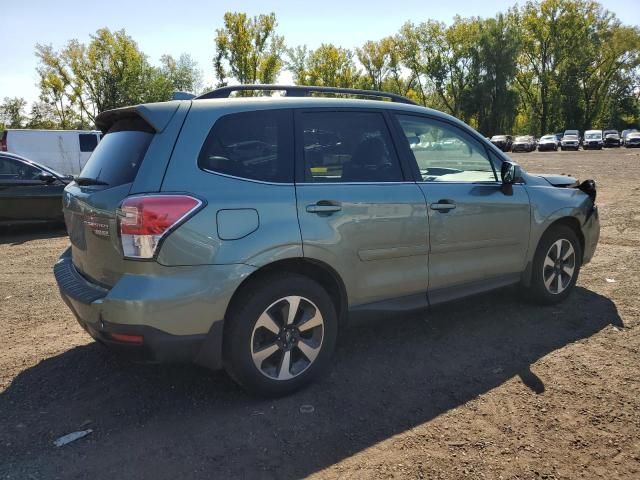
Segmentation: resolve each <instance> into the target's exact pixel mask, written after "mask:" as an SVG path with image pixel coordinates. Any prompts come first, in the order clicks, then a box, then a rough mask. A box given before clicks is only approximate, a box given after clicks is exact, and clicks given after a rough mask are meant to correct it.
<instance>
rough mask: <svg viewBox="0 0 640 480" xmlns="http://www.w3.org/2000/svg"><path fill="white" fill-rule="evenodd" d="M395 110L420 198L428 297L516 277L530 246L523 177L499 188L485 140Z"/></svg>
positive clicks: (459, 292) (439, 297) (438, 298)
mask: <svg viewBox="0 0 640 480" xmlns="http://www.w3.org/2000/svg"><path fill="white" fill-rule="evenodd" d="M396 118H397V120H398V123H399V127H400V130H401V131H402V132H403V133H404V137H405V138H407V143H406V144H405V145H403V146H404V151H405V153H406V154H407V155H408V156H409V157H410V159H411V160H413V161H414V162H416V163H417V169H418V170H419V175H420V179H421V181H419V182H418V185H419V187H420V189H421V190H422V191H423V193H424V195H425V197H426V199H427V206H428V212H429V228H430V255H429V299H430V301H431V302H432V303H437V302H438V301H443V300H449V299H451V298H455V297H458V296H464V295H468V294H469V293H474V292H475V291H480V290H484V289H487V288H490V287H494V286H499V285H500V284H508V283H512V282H514V281H516V280H517V279H518V278H519V275H520V274H521V272H522V271H523V270H524V269H525V267H526V258H527V249H528V247H529V245H528V243H529V229H530V207H529V197H528V195H527V192H526V189H525V187H524V185H514V186H513V188H512V189H511V191H507V190H505V189H503V187H502V183H501V182H500V181H499V173H498V172H496V165H494V163H498V162H492V161H490V157H489V155H490V154H489V152H488V150H487V149H486V148H485V146H484V145H482V143H481V142H480V141H478V140H477V139H476V138H474V136H473V135H471V134H470V133H468V132H466V131H464V129H463V128H461V127H459V126H457V125H454V124H453V123H448V122H444V121H440V120H437V119H434V118H430V117H424V116H414V115H397V116H396ZM409 152H410V153H409ZM496 160H497V159H496ZM415 166H416V165H415V164H414V167H415Z"/></svg>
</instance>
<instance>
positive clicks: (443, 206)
mask: <svg viewBox="0 0 640 480" xmlns="http://www.w3.org/2000/svg"><path fill="white" fill-rule="evenodd" d="M454 208H456V204H455V203H453V202H451V201H449V200H438V202H437V203H432V204H431V210H438V211H440V212H448V211H449V210H453V209H454Z"/></svg>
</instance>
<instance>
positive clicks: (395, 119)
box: [390, 110, 504, 185]
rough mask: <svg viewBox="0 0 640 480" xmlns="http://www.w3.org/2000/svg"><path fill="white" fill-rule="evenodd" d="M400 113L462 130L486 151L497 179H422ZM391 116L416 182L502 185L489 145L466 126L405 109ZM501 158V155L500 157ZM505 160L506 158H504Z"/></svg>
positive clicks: (396, 111) (463, 134)
mask: <svg viewBox="0 0 640 480" xmlns="http://www.w3.org/2000/svg"><path fill="white" fill-rule="evenodd" d="M399 115H403V116H411V117H417V118H421V119H424V120H427V121H430V122H434V123H435V124H436V126H437V124H438V123H444V124H446V125H447V126H449V127H451V128H454V129H456V130H458V131H460V132H461V133H462V136H463V137H468V138H470V139H471V140H473V141H474V142H475V143H476V144H477V145H478V146H479V147H480V148H481V150H480V151H484V155H485V157H486V160H487V162H489V165H491V168H492V170H493V175H494V177H495V178H496V180H494V181H490V180H486V181H476V182H469V181H461V180H459V181H452V182H438V181H435V180H423V179H422V175H421V174H420V167H419V166H418V163H417V162H416V160H415V156H414V155H413V152H412V151H411V148H409V142H408V141H407V140H406V135H405V133H404V130H403V129H402V125H401V124H400V120H399V119H398V116H399ZM390 116H391V117H392V118H391V120H392V122H393V124H394V133H395V135H396V136H397V142H396V143H400V144H401V147H400V148H401V151H402V155H403V156H404V157H406V161H407V162H408V163H409V165H410V167H411V170H410V171H411V172H412V173H413V177H414V181H415V183H420V184H431V183H435V184H438V185H442V184H450V185H454V184H463V185H502V181H501V180H500V174H499V172H498V171H496V165H494V163H493V161H492V159H491V152H490V151H489V150H487V146H486V145H485V144H484V142H483V141H482V139H480V138H476V134H475V133H474V132H472V131H465V129H464V128H462V127H461V126H460V125H456V124H455V123H454V122H451V121H449V120H448V119H445V118H439V117H437V116H435V115H428V114H421V113H415V112H408V111H403V110H394V111H393V112H392V113H391V112H390ZM467 128H468V129H470V127H467ZM498 158H500V157H498ZM502 161H504V160H502Z"/></svg>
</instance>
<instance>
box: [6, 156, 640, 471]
mask: <svg viewBox="0 0 640 480" xmlns="http://www.w3.org/2000/svg"><path fill="white" fill-rule="evenodd" d="M513 156H514V157H515V158H516V159H517V160H518V161H519V162H521V163H522V164H523V166H524V167H525V168H526V169H527V170H529V171H531V172H547V173H569V174H573V175H575V176H578V177H580V178H581V179H585V178H595V179H596V181H597V182H598V186H599V190H598V195H599V199H598V203H599V205H600V214H601V221H602V236H601V240H600V244H599V247H598V250H597V253H596V256H595V258H594V259H593V261H592V263H590V264H589V265H587V266H585V267H584V269H583V270H582V272H581V276H580V279H579V281H578V287H577V288H576V290H575V291H574V293H573V294H572V295H571V297H570V298H569V299H568V300H567V301H566V302H565V303H563V304H561V305H557V306H553V307H538V306H533V305H529V304H525V303H522V302H520V301H519V300H518V298H517V294H516V292H515V291H514V289H503V290H500V291H496V292H492V293H490V294H486V295H482V296H479V297H475V298H473V299H468V300H465V301H459V302H456V303H454V304H449V305H445V306H441V307H439V308H436V309H434V310H432V311H430V312H428V313H426V314H420V315H413V316H409V317H407V318H399V317H389V318H379V319H375V320H372V321H371V322H369V323H367V324H360V325H356V326H353V327H351V328H350V329H348V330H347V332H346V334H345V336H344V337H343V338H342V339H341V343H340V346H339V348H338V351H337V354H336V357H335V362H334V368H333V369H332V371H331V373H330V374H329V375H327V376H325V377H324V378H323V379H321V380H320V381H319V382H317V383H315V384H314V385H312V386H311V387H310V388H308V389H306V390H304V391H302V392H300V393H297V394H295V395H293V396H291V397H288V398H283V399H279V400H268V401H265V400H259V399H254V398H250V397H248V396H247V395H245V394H244V393H243V392H242V391H240V390H239V389H238V388H237V387H236V386H235V385H234V384H233V383H232V382H231V381H230V380H229V379H228V378H227V377H226V376H225V375H224V374H223V373H211V372H208V371H206V370H204V369H201V368H198V367H191V366H153V365H136V364H131V363H128V362H126V361H123V360H119V359H117V358H115V357H113V356H112V355H110V354H109V353H108V352H107V351H105V350H104V349H103V348H102V347H101V346H99V345H98V344H96V343H94V342H93V341H91V339H90V338H89V337H88V336H87V335H86V334H85V333H84V332H83V331H82V330H81V328H80V327H79V326H78V325H77V324H76V322H75V320H74V319H73V317H72V315H71V313H70V312H69V310H68V309H67V308H66V306H65V305H64V304H63V303H62V301H61V300H60V299H59V297H58V293H57V290H56V287H55V282H54V278H53V275H52V272H51V268H52V265H53V263H54V262H55V260H56V258H57V256H58V255H59V254H60V252H62V251H63V250H64V248H65V247H66V245H67V244H68V240H67V238H66V236H65V235H64V232H60V231H45V232H43V231H26V232H25V231H23V232H19V233H16V232H13V233H11V232H4V233H2V234H1V236H0V258H2V268H1V269H0V352H2V354H1V355H0V478H10V479H13V478H16V479H18V478H20V479H22V478H35V479H38V478H94V479H99V478H114V477H115V478H154V479H160V478H185V477H187V478H251V479H253V478H279V479H282V478H299V477H305V476H310V477H313V478H340V477H343V478H433V479H452V480H454V479H455V480H457V479H463V478H474V479H476V478H487V479H492V478H504V479H509V478H513V479H516V478H517V479H527V478H531V479H538V478H540V479H542V478H545V479H560V478H562V479H565V478H566V479H569V478H571V479H574V478H589V479H591V478H606V479H613V478H626V479H631V478H640V382H639V379H638V372H639V370H638V361H639V360H640V334H639V332H640V329H639V328H638V324H639V323H640V315H639V309H640V300H639V298H638V290H640V267H639V265H640V249H639V248H638V247H639V246H640V201H639V199H638V197H639V194H640V155H639V154H638V153H636V151H627V150H624V149H621V150H613V151H602V152H588V153H587V152H582V151H580V152H576V153H568V152H564V153H560V152H558V153H551V152H550V153H531V154H526V153H522V154H514V155H513ZM607 279H609V280H607ZM309 405H311V406H312V407H313V408H310V407H308V406H309ZM302 406H305V408H302V409H301V407H302ZM310 410H312V411H311V412H309V411H310ZM85 429H92V430H93V432H92V433H91V434H90V435H88V436H86V437H85V438H83V439H80V440H77V441H76V442H74V443H71V444H69V445H66V446H63V447H60V448H58V447H55V446H54V445H53V441H54V440H55V439H56V438H58V437H60V436H62V435H64V434H67V433H69V432H73V431H76V430H85Z"/></svg>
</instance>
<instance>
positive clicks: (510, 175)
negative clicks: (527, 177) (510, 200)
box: [500, 162, 520, 185]
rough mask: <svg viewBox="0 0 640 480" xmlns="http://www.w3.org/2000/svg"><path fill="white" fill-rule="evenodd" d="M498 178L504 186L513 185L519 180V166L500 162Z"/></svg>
mask: <svg viewBox="0 0 640 480" xmlns="http://www.w3.org/2000/svg"><path fill="white" fill-rule="evenodd" d="M500 178H501V180H502V183H503V184H504V185H513V184H514V183H516V182H517V181H518V180H519V179H520V165H516V164H515V163H511V162H502V167H501V168H500Z"/></svg>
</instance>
